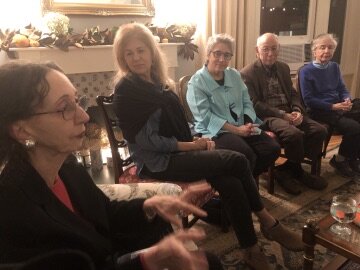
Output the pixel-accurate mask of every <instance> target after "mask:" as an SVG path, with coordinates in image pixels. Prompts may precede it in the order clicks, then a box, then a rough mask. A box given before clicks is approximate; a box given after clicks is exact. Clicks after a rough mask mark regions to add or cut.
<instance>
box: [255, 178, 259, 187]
mask: <svg viewBox="0 0 360 270" xmlns="http://www.w3.org/2000/svg"><path fill="white" fill-rule="evenodd" d="M259 179H260V176H259V175H258V176H256V177H255V183H256V186H257V188H258V189H260V184H259Z"/></svg>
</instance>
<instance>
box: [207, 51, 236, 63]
mask: <svg viewBox="0 0 360 270" xmlns="http://www.w3.org/2000/svg"><path fill="white" fill-rule="evenodd" d="M211 53H212V54H213V56H214V57H215V58H216V59H220V58H221V56H223V57H224V60H225V61H230V60H231V57H232V56H233V55H232V53H228V52H226V53H224V52H221V51H212V52H211Z"/></svg>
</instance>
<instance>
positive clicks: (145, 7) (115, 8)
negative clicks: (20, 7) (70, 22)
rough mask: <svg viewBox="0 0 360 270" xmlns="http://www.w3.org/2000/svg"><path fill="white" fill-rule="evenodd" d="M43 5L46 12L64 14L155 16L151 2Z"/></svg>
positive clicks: (52, 1)
mask: <svg viewBox="0 0 360 270" xmlns="http://www.w3.org/2000/svg"><path fill="white" fill-rule="evenodd" d="M128 2H131V3H135V4H131V3H130V4H129V3H128ZM42 5H43V11H44V12H48V11H53V12H61V13H64V14H85V15H99V16H109V15H140V16H154V15H155V9H154V6H153V4H152V2H151V0H79V1H77V0H42Z"/></svg>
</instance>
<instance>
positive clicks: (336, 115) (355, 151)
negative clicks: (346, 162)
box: [311, 111, 360, 159]
mask: <svg viewBox="0 0 360 270" xmlns="http://www.w3.org/2000/svg"><path fill="white" fill-rule="evenodd" d="M311 115H312V116H313V118H314V119H316V120H318V121H321V122H324V123H327V124H329V125H331V126H333V127H334V128H335V129H336V130H337V131H338V132H339V133H340V134H342V135H343V137H342V141H341V144H340V147H339V154H340V155H342V156H344V157H346V158H348V159H357V158H359V157H360V115H359V114H352V113H340V112H337V111H328V112H327V111H316V112H312V113H311Z"/></svg>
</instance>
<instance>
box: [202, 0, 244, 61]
mask: <svg viewBox="0 0 360 270" xmlns="http://www.w3.org/2000/svg"><path fill="white" fill-rule="evenodd" d="M206 13H207V16H206V18H205V21H204V22H203V23H199V24H198V26H200V27H199V29H198V30H199V32H198V36H197V40H196V43H197V44H198V45H199V48H201V50H200V52H199V57H198V59H197V62H196V67H197V68H200V67H201V66H202V65H204V63H205V61H206V51H205V50H206V43H207V39H208V38H209V37H210V36H211V35H214V34H220V33H226V34H229V35H231V36H232V37H233V38H234V39H235V47H234V57H233V58H232V60H231V62H230V66H231V67H234V68H241V67H243V66H244V58H245V57H244V52H245V42H244V40H245V0H237V1H227V0H226V1H225V0H207V2H206Z"/></svg>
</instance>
